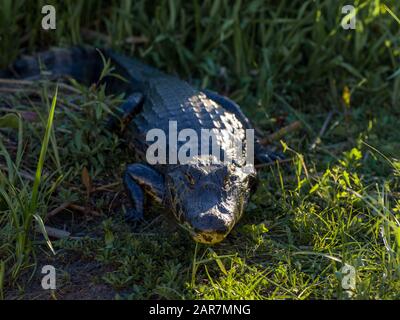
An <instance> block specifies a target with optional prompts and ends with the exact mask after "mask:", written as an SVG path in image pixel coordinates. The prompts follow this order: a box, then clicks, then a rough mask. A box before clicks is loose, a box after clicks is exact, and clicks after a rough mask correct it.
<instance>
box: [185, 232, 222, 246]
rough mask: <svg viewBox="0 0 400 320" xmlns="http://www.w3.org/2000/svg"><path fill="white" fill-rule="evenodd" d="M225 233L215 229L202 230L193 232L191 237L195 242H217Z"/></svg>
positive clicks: (211, 243)
mask: <svg viewBox="0 0 400 320" xmlns="http://www.w3.org/2000/svg"><path fill="white" fill-rule="evenodd" d="M225 236H226V234H224V233H218V232H216V231H203V232H199V233H195V234H193V239H194V240H195V241H196V242H199V243H203V244H210V245H213V244H217V243H219V242H221V241H222V240H224V239H225Z"/></svg>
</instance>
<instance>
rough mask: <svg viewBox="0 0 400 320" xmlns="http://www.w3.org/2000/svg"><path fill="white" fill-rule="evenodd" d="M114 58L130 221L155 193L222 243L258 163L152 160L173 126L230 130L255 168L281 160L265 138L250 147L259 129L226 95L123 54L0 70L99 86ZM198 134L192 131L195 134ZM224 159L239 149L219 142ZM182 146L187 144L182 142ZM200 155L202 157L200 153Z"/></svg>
mask: <svg viewBox="0 0 400 320" xmlns="http://www.w3.org/2000/svg"><path fill="white" fill-rule="evenodd" d="M105 60H108V61H110V62H111V63H112V65H113V66H114V68H115V71H114V73H117V74H118V75H120V76H119V77H106V78H105V79H104V80H103V82H105V83H106V86H107V90H108V91H109V92H112V93H121V92H123V93H125V99H124V102H123V103H122V105H121V106H120V108H119V109H118V110H119V111H118V113H117V114H118V117H115V116H114V117H112V118H111V120H110V121H109V127H110V128H112V129H113V130H121V128H124V130H123V131H124V135H125V137H126V140H127V141H128V142H129V145H130V146H131V147H133V148H134V150H135V153H136V154H137V155H138V157H139V161H138V162H136V163H133V164H128V165H127V167H126V170H125V173H124V176H123V183H124V186H125V190H126V192H127V195H128V197H129V199H130V201H131V208H130V209H129V210H128V212H127V214H126V216H127V219H128V220H129V221H138V220H141V219H143V213H144V200H145V196H146V195H151V197H152V198H153V199H154V201H157V202H159V203H161V204H162V205H163V206H165V208H167V209H169V210H170V211H172V213H173V215H174V216H175V217H176V219H177V221H178V222H179V224H180V225H181V226H183V227H184V228H185V229H186V230H188V231H189V232H190V234H191V236H192V237H193V239H194V240H195V241H197V242H200V243H206V244H215V243H218V242H220V241H222V240H223V239H224V238H225V237H226V236H227V235H228V234H229V232H230V231H231V230H232V228H233V227H234V225H235V224H236V222H237V221H238V220H239V219H240V218H241V216H242V214H243V211H244V209H245V207H246V204H247V203H248V201H249V198H250V196H251V195H252V194H253V193H254V191H255V189H256V186H257V172H256V169H255V165H254V163H250V164H249V163H246V164H244V162H243V161H236V160H235V159H233V160H232V161H225V159H224V158H223V156H222V157H221V159H218V158H217V159H215V157H214V154H213V153H212V150H211V149H206V151H205V152H204V150H201V151H202V153H197V155H196V156H193V157H192V158H190V161H187V162H183V161H180V160H179V159H178V160H177V161H176V162H175V163H174V162H173V161H168V160H171V156H170V154H169V153H168V155H169V156H168V159H167V161H166V162H165V163H152V164H149V163H148V161H146V154H147V152H146V151H148V148H149V147H150V145H151V144H150V142H148V141H147V140H146V135H147V133H148V132H149V131H150V130H151V129H154V128H158V129H161V130H163V132H165V133H166V141H167V145H166V148H171V146H170V145H168V142H169V141H170V138H171V134H170V130H169V129H170V128H171V127H170V125H171V122H174V123H175V125H176V129H177V132H180V131H181V130H183V129H187V128H190V129H192V130H194V132H196V133H197V134H198V136H201V131H202V129H209V130H213V129H225V131H226V132H229V133H230V135H231V136H234V137H236V139H239V140H241V142H243V149H242V150H243V152H248V151H249V150H253V154H254V158H255V162H256V163H257V162H260V163H269V162H274V161H275V160H277V159H280V158H282V156H281V154H280V153H275V152H272V151H271V150H270V149H268V148H267V147H265V146H263V145H262V144H261V143H260V139H261V138H260V135H259V133H258V132H257V131H255V138H254V139H253V140H252V141H251V142H250V143H249V142H248V141H247V140H246V139H245V136H246V130H252V129H253V126H252V124H251V122H250V121H249V119H248V118H247V117H246V116H245V114H244V113H243V112H242V110H241V109H240V107H239V106H238V105H237V104H236V103H235V102H234V101H232V100H231V99H229V98H227V97H226V96H223V95H220V94H218V93H216V92H214V91H210V90H199V89H196V88H195V87H193V86H191V85H190V84H189V83H188V82H186V81H184V80H181V79H180V78H178V77H176V76H174V75H169V74H166V73H164V72H162V71H160V70H158V69H156V68H153V67H151V66H149V65H147V64H145V63H142V62H140V61H138V60H137V59H134V58H131V57H127V56H123V55H120V54H118V53H116V52H114V51H112V50H109V49H96V48H93V47H86V46H79V47H71V48H53V49H49V50H47V51H44V52H40V53H37V54H35V55H33V56H28V55H27V56H22V57H20V58H19V59H17V60H16V61H15V62H14V63H13V64H12V65H11V66H10V67H8V68H7V69H6V70H4V71H1V72H0V77H3V78H4V77H7V78H16V79H39V78H42V77H44V74H47V76H48V77H49V75H50V76H51V77H54V78H57V77H61V76H63V77H65V76H66V77H71V78H74V79H75V80H76V81H78V82H80V83H83V84H87V85H90V84H93V83H98V81H99V77H100V74H101V72H102V70H103V68H104V62H105ZM43 71H46V72H43ZM192 132H193V131H192ZM215 140H216V142H215V141H214V142H213V143H216V144H217V145H218V146H219V148H220V150H222V154H224V155H226V154H229V152H231V151H233V150H232V148H233V146H232V143H229V141H228V140H229V139H228V140H227V138H226V136H224V135H220V136H218V137H217V139H215ZM177 143H178V145H177V147H178V148H179V147H181V146H182V145H184V144H185V141H178V142H177ZM195 154H196V153H195Z"/></svg>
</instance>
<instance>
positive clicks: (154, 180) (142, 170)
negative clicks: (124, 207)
mask: <svg viewBox="0 0 400 320" xmlns="http://www.w3.org/2000/svg"><path fill="white" fill-rule="evenodd" d="M123 180H124V185H125V189H126V192H127V194H128V195H129V198H130V201H131V203H132V208H131V209H130V210H129V211H128V213H127V215H126V218H127V220H128V221H138V220H141V219H143V211H144V209H143V203H144V192H143V191H145V192H146V193H147V194H150V195H151V196H152V197H153V198H154V199H155V200H156V201H158V202H162V201H163V199H164V194H165V186H164V178H163V176H162V175H161V174H160V173H158V172H157V171H155V170H154V169H153V168H151V167H149V166H146V165H144V164H140V163H135V164H130V165H128V166H127V168H126V170H125V174H124V179H123Z"/></svg>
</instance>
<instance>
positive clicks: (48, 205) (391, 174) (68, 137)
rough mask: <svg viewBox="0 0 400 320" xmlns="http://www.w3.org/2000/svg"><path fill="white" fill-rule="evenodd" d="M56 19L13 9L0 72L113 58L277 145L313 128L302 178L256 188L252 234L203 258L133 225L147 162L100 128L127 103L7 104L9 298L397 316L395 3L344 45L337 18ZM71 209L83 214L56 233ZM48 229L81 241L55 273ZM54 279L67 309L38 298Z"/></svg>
mask: <svg viewBox="0 0 400 320" xmlns="http://www.w3.org/2000/svg"><path fill="white" fill-rule="evenodd" d="M49 2H50V3H54V4H55V6H56V9H57V29H56V30H55V31H43V30H41V29H40V21H41V17H42V16H41V14H40V12H41V6H42V5H44V4H47V2H46V3H45V2H44V1H36V2H35V3H34V2H28V1H26V2H25V1H8V0H0V39H1V43H0V65H1V66H5V65H7V64H8V63H10V62H11V61H12V60H13V59H15V57H16V56H18V55H19V54H21V53H32V52H34V51H37V50H42V49H46V48H48V47H49V46H53V45H58V46H67V45H70V44H76V43H82V42H85V43H91V44H95V45H102V46H104V45H108V46H112V47H113V48H114V49H115V50H118V51H120V52H123V53H125V54H127V55H133V56H136V57H139V58H141V59H143V60H145V61H146V62H148V63H150V64H152V65H155V66H157V67H159V68H161V69H162V70H165V71H168V72H171V73H175V74H178V75H180V76H181V77H183V78H185V79H187V80H188V81H190V82H191V83H193V84H195V85H197V86H199V87H208V88H212V89H214V90H217V91H219V92H222V93H225V94H227V95H229V96H230V97H231V98H233V99H234V100H236V101H237V102H238V103H239V104H240V105H241V106H242V108H243V110H244V111H245V113H246V114H247V115H248V116H249V117H250V118H251V119H252V120H253V121H254V122H255V123H256V125H257V126H258V127H259V128H260V129H261V130H263V131H264V132H265V133H266V134H268V133H271V132H274V131H276V130H278V129H279V128H280V127H282V126H284V125H287V124H289V123H291V122H293V121H295V120H299V121H301V123H302V125H303V126H302V129H301V130H300V131H296V132H292V133H289V134H287V135H286V136H284V137H283V141H282V146H283V147H284V149H285V153H286V154H287V156H288V157H292V158H293V160H292V161H291V162H290V163H285V164H280V165H274V166H270V167H266V168H263V169H262V170H260V178H261V181H260V186H259V189H258V191H257V193H256V194H255V196H254V197H253V198H252V202H251V203H250V205H249V206H248V208H247V210H246V213H245V215H244V218H243V219H242V220H241V222H240V223H239V224H238V225H237V226H236V228H235V229H234V230H233V232H232V233H231V235H230V236H229V237H228V238H227V239H226V241H224V242H222V243H221V244H219V245H217V246H213V247H207V246H204V245H196V244H195V243H194V242H193V241H192V240H191V239H190V237H189V236H188V235H187V234H186V233H185V232H184V230H182V229H181V228H179V227H178V226H177V225H176V224H175V223H174V221H173V219H171V217H169V216H168V215H166V214H165V210H164V209H162V208H160V207H158V206H151V207H150V208H149V209H148V210H147V212H146V222H145V223H143V224H140V225H137V226H136V227H135V228H132V227H130V226H128V225H126V224H125V222H124V220H123V212H124V210H125V206H126V205H127V203H128V202H127V198H126V195H125V194H124V192H123V189H122V185H121V183H120V182H121V175H122V172H123V169H124V165H125V164H126V163H129V162H130V161H132V159H133V156H134V155H133V154H132V152H131V151H129V150H127V149H126V147H125V145H126V141H124V140H122V139H121V138H119V137H117V136H115V135H113V134H112V133H109V132H108V131H107V130H106V129H105V124H104V119H105V118H106V116H107V114H108V113H109V112H110V110H115V108H116V107H117V106H118V105H119V104H120V103H121V101H122V100H121V98H122V97H120V96H109V95H106V94H105V91H104V87H91V88H86V87H84V86H81V85H79V84H75V83H73V84H67V85H66V84H59V91H58V94H57V108H55V109H54V103H53V104H51V102H50V100H51V99H52V98H53V97H55V95H54V92H55V84H52V83H48V82H40V83H31V84H24V85H22V86H17V90H14V91H16V92H13V93H10V92H5V91H1V88H0V109H1V112H2V114H3V115H6V118H1V119H3V120H1V119H0V124H1V129H0V130H1V137H2V139H1V149H0V152H1V153H0V154H1V157H0V159H1V160H0V164H1V180H0V191H1V199H0V298H16V297H29V298H49V297H57V298H59V299H62V298H102V297H115V298H118V299H143V298H150V299H159V298H165V299H189V298H193V299H204V298H205V299H332V298H333V299H351V298H352V299H399V298H400V296H399V292H400V223H399V220H400V200H399V197H400V193H399V176H400V163H399V161H398V159H400V154H399V147H400V143H399V141H400V133H399V130H398V117H399V112H398V105H399V102H398V101H399V95H400V78H399V74H400V73H399V72H398V70H399V67H400V66H399V63H398V59H399V55H400V43H399V39H400V37H399V34H400V25H399V24H398V23H397V20H396V18H395V17H396V16H399V13H400V12H399V10H398V8H396V6H395V4H396V2H395V1H378V0H375V1H354V3H355V6H356V7H357V29H356V30H343V29H342V28H341V25H340V22H341V19H342V17H343V16H342V15H341V7H342V5H344V4H347V2H345V1H336V0H320V1H311V0H307V1H300V0H299V1H297V0H295V1H289V0H287V1H286V0H282V1H268V2H265V1H261V0H260V1H259V0H249V1H223V0H220V1H218V0H216V1H207V0H206V1H196V0H194V1H189V2H187V1H179V0H169V1H157V2H154V3H153V2H149V1H128V0H126V1H109V2H107V3H105V2H104V3H101V4H100V2H98V1H90V0H88V1H74V2H73V3H72V2H62V3H61V2H60V3H59V2H55V1H49ZM385 6H386V8H388V9H389V10H386V9H385ZM16 39H18V40H16ZM106 71H107V70H106ZM8 91H10V90H8ZM53 102H55V99H54V100H53ZM7 107H12V108H13V110H14V111H13V112H12V113H10V112H8V111H7V109H6V108H7ZM29 112H30V113H29ZM32 112H35V114H36V116H35V117H34V118H36V120H35V119H32V117H29V115H31V116H32V114H31V113H32ZM53 112H54V118H53V121H54V124H53V126H52V123H51V121H50V120H51V119H52V116H51V115H52V113H53ZM10 114H11V116H10ZM49 114H50V117H49ZM12 115H16V116H12ZM7 117H8V118H7ZM330 117H331V120H330V121H329V122H328V123H327V125H326V126H325V130H323V132H321V128H322V127H323V126H324V122H325V121H326V119H327V118H330ZM47 119H49V122H47ZM7 124H8V125H7ZM43 137H45V140H44V142H43V143H41V142H42V141H43ZM315 142H316V144H314V143H315ZM42 146H43V148H42ZM46 148H47V149H48V150H47V157H46V159H44V155H45V149H46ZM44 160H45V161H44ZM41 167H42V170H41V169H40V168H41ZM40 171H42V174H40ZM35 172H36V173H37V174H38V175H36V178H35ZM40 176H41V179H40V184H39V178H38V177H40ZM69 202H72V203H74V204H75V205H79V206H80V207H84V208H85V210H81V209H79V208H78V209H77V207H67V209H65V210H63V211H62V212H59V213H58V214H57V215H54V216H53V217H50V218H48V217H47V214H48V213H49V212H51V211H52V210H54V209H56V208H59V207H62V206H66V205H67V203H69ZM33 217H37V219H33ZM32 219H33V220H32ZM40 219H41V220H43V221H44V224H45V225H46V226H51V227H55V228H58V229H64V228H65V229H66V230H67V231H69V232H71V236H72V237H70V238H66V239H62V240H52V242H51V243H52V246H53V248H54V251H55V252H56V255H55V256H54V255H53V253H52V252H51V249H49V246H48V244H49V243H48V241H46V237H44V236H43V235H42V233H40V232H39V233H38V232H35V229H36V228H37V221H41V220H40ZM45 264H54V265H55V266H56V268H57V274H58V278H57V285H58V289H57V290H56V291H55V292H54V294H53V295H50V294H49V293H48V292H44V291H43V290H41V289H40V276H41V274H40V269H41V267H42V266H43V265H45ZM344 265H350V266H352V267H354V268H355V270H356V288H355V289H354V290H345V289H343V287H342V279H343V276H345V275H344V274H343V273H342V271H341V270H342V267H343V266H344Z"/></svg>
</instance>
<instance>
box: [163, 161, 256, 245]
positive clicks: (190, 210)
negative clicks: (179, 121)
mask: <svg viewBox="0 0 400 320" xmlns="http://www.w3.org/2000/svg"><path fill="white" fill-rule="evenodd" d="M247 169H248V168H247ZM254 177H255V172H254V170H253V169H252V168H250V170H246V169H244V168H242V167H238V166H235V165H233V164H223V163H218V164H208V165H207V164H204V163H202V162H196V163H190V164H184V165H179V166H176V167H175V168H173V169H172V170H170V171H169V172H168V174H167V175H166V182H167V190H168V192H167V194H168V199H169V201H170V203H171V207H172V208H173V212H174V215H175V217H176V218H177V219H178V220H179V221H180V222H181V223H182V226H183V227H184V228H186V229H188V230H189V232H190V233H191V234H192V236H193V238H194V239H195V240H196V241H198V242H201V243H207V244H215V243H218V242H220V241H222V240H223V239H224V238H225V236H226V235H227V234H228V233H229V232H230V231H231V229H232V228H233V226H234V225H235V223H236V221H238V219H239V218H240V217H241V216H242V213H243V208H244V206H245V204H246V203H247V200H248V198H249V194H250V189H251V186H252V183H253V181H254Z"/></svg>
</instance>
